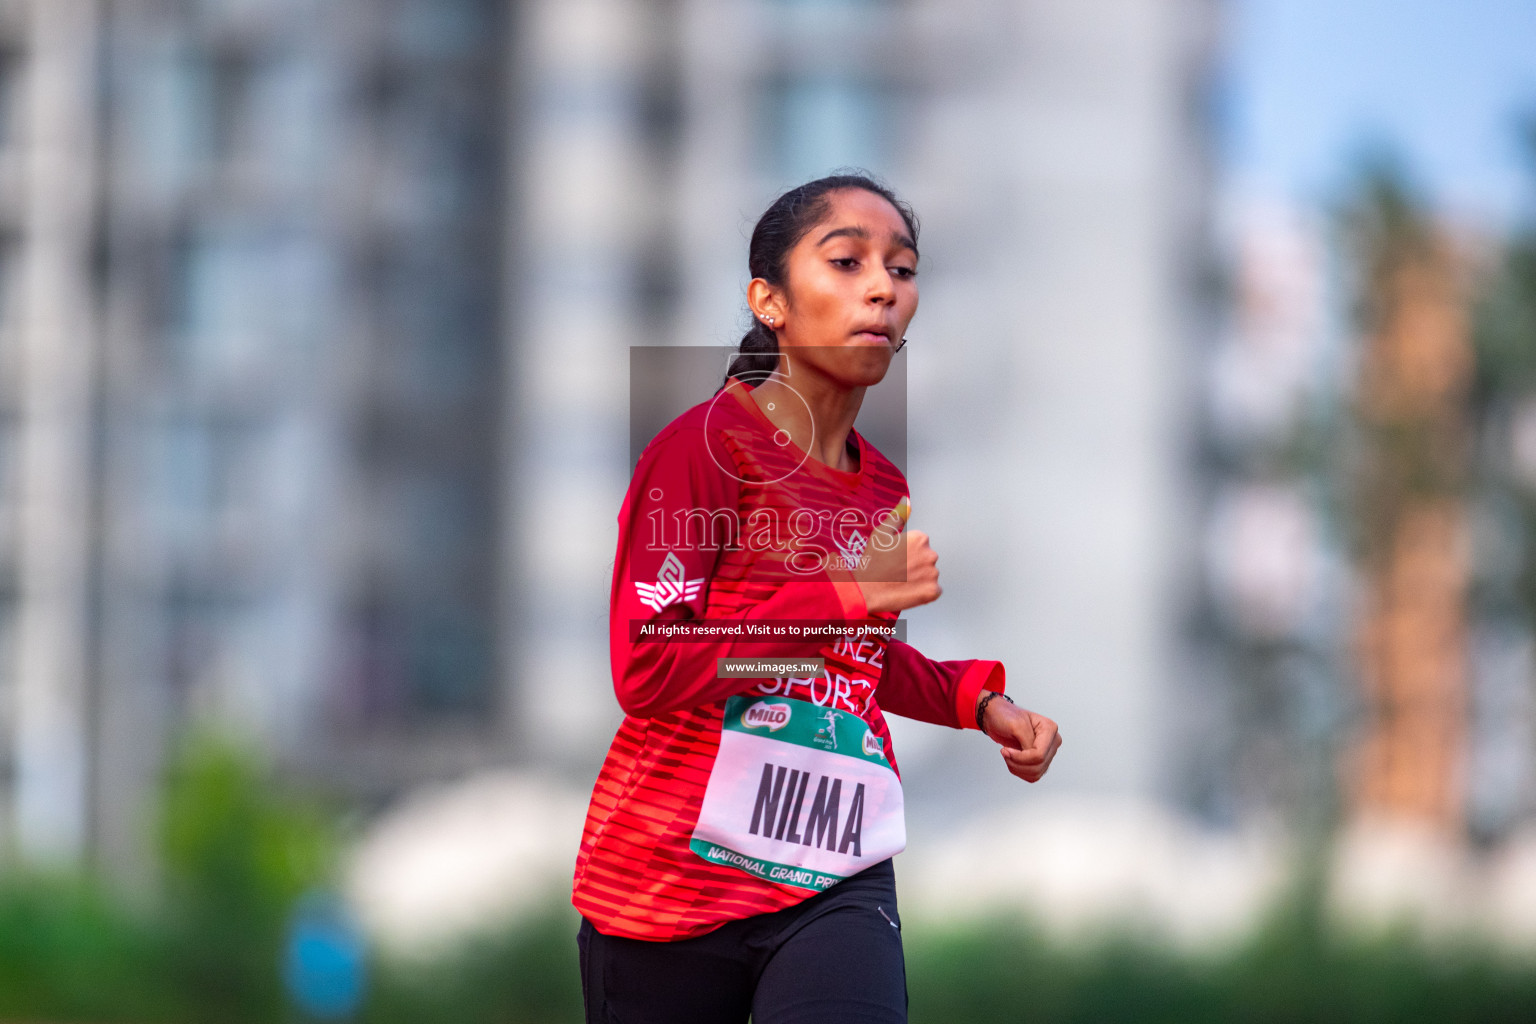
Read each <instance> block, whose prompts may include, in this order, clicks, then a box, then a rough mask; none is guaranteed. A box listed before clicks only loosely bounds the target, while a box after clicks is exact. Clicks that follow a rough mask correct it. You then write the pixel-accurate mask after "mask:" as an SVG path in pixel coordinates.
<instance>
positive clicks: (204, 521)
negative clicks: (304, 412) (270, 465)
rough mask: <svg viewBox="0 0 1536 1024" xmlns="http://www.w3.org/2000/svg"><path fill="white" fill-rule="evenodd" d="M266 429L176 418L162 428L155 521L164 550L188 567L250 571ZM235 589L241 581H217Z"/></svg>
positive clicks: (258, 545)
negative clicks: (158, 511) (158, 514)
mask: <svg viewBox="0 0 1536 1024" xmlns="http://www.w3.org/2000/svg"><path fill="white" fill-rule="evenodd" d="M267 439H268V431H266V430H264V429H263V428H262V426H261V425H260V424H256V423H250V422H246V421H239V420H212V421H195V420H188V421H180V422H174V423H171V424H169V425H168V426H166V427H165V428H164V434H163V437H162V446H161V451H162V460H161V466H160V472H159V490H160V494H159V502H158V506H159V507H160V509H161V510H162V518H161V521H160V523H159V526H160V529H161V531H162V535H163V537H164V543H165V546H166V548H167V549H168V550H169V551H170V552H171V553H172V555H173V557H174V558H175V559H176V560H177V561H178V562H180V563H181V564H182V565H185V566H187V567H189V568H191V569H193V570H214V571H218V572H220V573H223V572H227V571H229V570H230V569H242V568H244V569H249V570H255V569H257V568H258V567H259V565H260V556H261V552H262V549H263V548H264V546H265V545H264V543H263V542H264V541H266V540H267V539H268V538H267V537H266V532H267V531H266V530H264V529H263V527H264V526H267V525H270V524H267V523H266V522H265V521H264V519H263V517H262V516H261V512H262V511H263V510H262V508H261V507H260V505H261V503H262V500H263V496H264V494H265V493H266V492H267V490H269V486H268V485H269V484H270V483H271V481H270V480H269V479H268V477H269V474H268V473H266V472H264V469H265V467H266V460H265V459H264V454H265V451H266V444H265V442H266V441H267ZM224 582H226V583H227V584H229V585H230V586H232V587H236V588H238V587H239V586H241V585H242V584H243V583H244V582H245V581H244V580H242V579H239V578H228V579H225V581H224Z"/></svg>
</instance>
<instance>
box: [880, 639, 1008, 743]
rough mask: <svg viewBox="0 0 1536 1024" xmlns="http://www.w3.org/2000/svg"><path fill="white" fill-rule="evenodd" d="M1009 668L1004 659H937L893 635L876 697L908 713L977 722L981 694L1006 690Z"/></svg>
mask: <svg viewBox="0 0 1536 1024" xmlns="http://www.w3.org/2000/svg"><path fill="white" fill-rule="evenodd" d="M1006 685H1007V673H1006V672H1004V670H1003V663H1002V662H1000V661H984V660H970V661H935V660H933V659H932V658H929V657H928V656H927V655H925V654H923V653H922V652H921V651H919V650H917V648H915V647H913V646H912V645H910V644H905V643H902V642H901V641H900V640H892V641H891V642H890V643H889V644H887V646H886V648H885V667H884V669H883V670H882V671H881V673H880V682H879V684H878V686H877V688H876V690H875V697H876V699H877V700H879V702H880V707H881V708H882V709H884V710H886V711H889V712H891V713H892V714H896V715H900V716H902V717H903V718H913V719H916V720H917V721H919V722H931V723H933V724H934V725H947V726H949V727H950V728H953V729H974V728H976V699H977V697H978V696H979V695H980V694H981V691H982V690H991V691H993V692H995V693H1002V692H1003V688H1004V686H1006Z"/></svg>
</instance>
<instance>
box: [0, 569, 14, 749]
mask: <svg viewBox="0 0 1536 1024" xmlns="http://www.w3.org/2000/svg"><path fill="white" fill-rule="evenodd" d="M16 657H17V654H16V600H15V598H14V597H13V596H12V595H11V594H10V593H9V592H6V591H0V728H3V729H4V731H5V733H6V734H9V733H10V728H9V726H10V725H11V723H12V722H13V721H14V717H15V711H14V708H15V693H16V676H17V671H16V668H17V666H16ZM9 746H10V744H9V743H6V744H4V745H3V746H0V750H3V749H4V747H9Z"/></svg>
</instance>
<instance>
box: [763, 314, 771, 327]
mask: <svg viewBox="0 0 1536 1024" xmlns="http://www.w3.org/2000/svg"><path fill="white" fill-rule="evenodd" d="M763 323H765V324H767V325H768V326H769V327H772V326H773V317H771V316H765V317H763Z"/></svg>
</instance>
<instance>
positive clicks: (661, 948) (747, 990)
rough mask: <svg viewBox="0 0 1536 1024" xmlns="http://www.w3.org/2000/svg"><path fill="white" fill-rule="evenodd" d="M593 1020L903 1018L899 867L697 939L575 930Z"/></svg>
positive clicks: (772, 1023) (886, 865) (769, 1022)
mask: <svg viewBox="0 0 1536 1024" xmlns="http://www.w3.org/2000/svg"><path fill="white" fill-rule="evenodd" d="M576 943H577V945H578V947H579V948H580V950H581V983H582V997H583V1000H584V1002H585V1004H586V1009H587V1022H588V1024H737V1022H744V1021H746V1019H747V1015H748V1014H751V1016H752V1022H753V1024H833V1022H837V1024H905V1022H906V1019H907V973H906V964H905V961H904V960H903V959H902V952H901V918H900V917H899V916H898V915H897V913H896V874H895V871H894V870H893V869H892V867H891V862H890V861H888V860H887V861H882V862H880V863H879V864H876V865H875V866H874V867H872V868H869V869H868V870H866V871H862V872H860V873H859V874H857V875H854V876H853V877H852V878H848V879H846V880H844V881H842V882H839V883H838V884H837V885H834V886H833V887H832V888H830V889H828V890H827V891H826V892H823V893H818V894H817V895H815V896H812V897H811V898H810V899H808V900H805V901H804V902H802V903H799V904H797V905H795V906H793V907H786V908H785V909H783V910H779V911H775V912H774V913H771V914H759V915H758V916H756V917H748V918H743V919H742V920H739V921H728V922H726V923H725V924H724V925H721V926H720V927H719V928H717V929H715V930H714V931H712V932H709V933H708V934H706V935H700V936H698V937H696V938H692V939H680V940H678V941H676V942H647V941H644V940H642V939H626V938H615V937H613V936H611V935H604V934H602V933H601V932H599V931H598V930H597V929H596V928H593V927H592V923H591V922H590V921H587V920H585V919H583V920H582V922H581V929H580V931H579V932H578V933H577V937H576Z"/></svg>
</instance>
